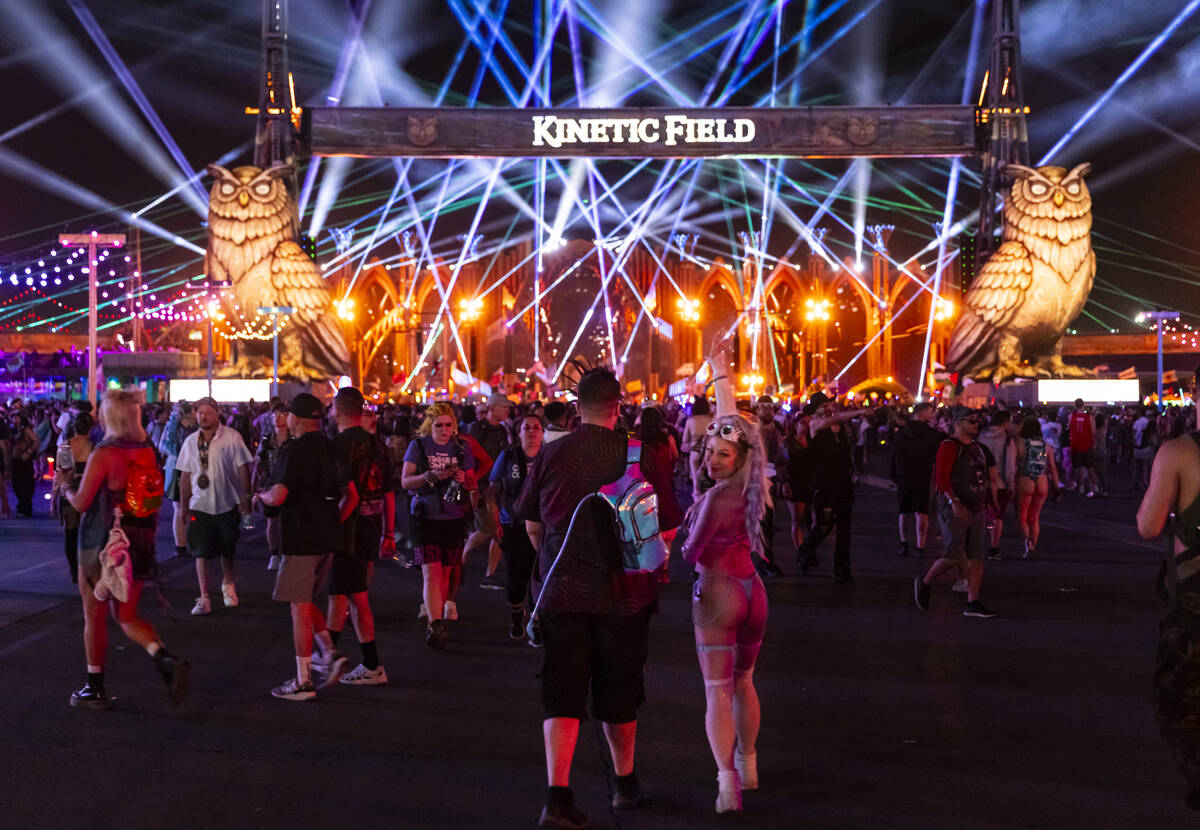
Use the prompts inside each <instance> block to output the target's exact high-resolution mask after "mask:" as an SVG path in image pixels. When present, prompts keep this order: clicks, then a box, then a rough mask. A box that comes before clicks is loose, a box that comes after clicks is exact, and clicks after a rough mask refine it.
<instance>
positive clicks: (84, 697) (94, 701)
mask: <svg viewBox="0 0 1200 830" xmlns="http://www.w3.org/2000/svg"><path fill="white" fill-rule="evenodd" d="M71 705H72V706H74V707H75V708H77V709H107V708H108V695H107V694H105V693H104V687H103V686H93V685H92V684H91V683H84V684H83V688H82V689H77V690H76V691H74V692H71Z"/></svg>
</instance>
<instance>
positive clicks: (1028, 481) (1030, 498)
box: [1016, 418, 1058, 559]
mask: <svg viewBox="0 0 1200 830" xmlns="http://www.w3.org/2000/svg"><path fill="white" fill-rule="evenodd" d="M1016 487H1017V524H1018V525H1019V526H1020V528H1021V536H1022V537H1023V538H1024V540H1025V552H1024V554H1023V555H1022V557H1021V558H1022V559H1029V558H1030V557H1031V556H1033V554H1034V552H1035V551H1036V550H1037V545H1038V537H1039V536H1040V535H1041V531H1042V527H1041V515H1042V507H1043V506H1044V505H1045V504H1046V499H1047V497H1048V496H1049V495H1050V493H1051V492H1058V465H1057V464H1055V463H1054V455H1053V454H1052V453H1051V452H1050V451H1049V449H1048V448H1047V447H1046V441H1045V439H1043V438H1042V429H1041V425H1040V424H1038V421H1037V419H1036V418H1026V419H1025V420H1024V421H1022V422H1021V432H1020V440H1019V441H1018V443H1017V475H1016Z"/></svg>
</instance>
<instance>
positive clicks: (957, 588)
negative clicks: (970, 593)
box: [950, 579, 967, 594]
mask: <svg viewBox="0 0 1200 830" xmlns="http://www.w3.org/2000/svg"><path fill="white" fill-rule="evenodd" d="M950 590H951V591H954V592H955V593H956V594H965V593H966V592H967V580H965V579H960V580H958V582H955V583H954V585H953V586H951V588H950Z"/></svg>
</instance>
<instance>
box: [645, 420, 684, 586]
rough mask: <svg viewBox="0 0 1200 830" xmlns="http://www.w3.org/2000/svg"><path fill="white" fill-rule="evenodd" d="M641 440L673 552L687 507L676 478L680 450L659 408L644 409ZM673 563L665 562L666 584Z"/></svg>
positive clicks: (663, 532)
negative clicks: (684, 510)
mask: <svg viewBox="0 0 1200 830" xmlns="http://www.w3.org/2000/svg"><path fill="white" fill-rule="evenodd" d="M638 440H639V441H641V442H642V458H641V462H640V464H641V468H642V476H643V477H644V478H645V479H646V481H648V482H650V486H651V487H653V488H654V494H655V495H656V496H657V497H658V531H659V533H660V534H661V535H662V539H663V542H665V543H666V545H667V550H668V551H669V550H670V547H671V543H672V542H673V541H675V534H676V532H677V531H678V529H679V525H681V524H682V523H683V508H682V507H681V506H680V505H679V498H678V497H677V496H676V495H675V479H674V475H673V473H674V470H675V460H676V459H677V458H678V457H679V450H678V448H677V445H676V444H675V438H674V436H672V435H671V433H669V432H668V431H667V430H666V428H665V426H664V425H663V415H662V410H660V409H659V408H658V407H656V406H650V407H646V408H645V409H643V410H642V415H641V422H640V424H639V425H638ZM669 563H670V556H669V554H668V561H667V562H664V563H663V568H662V575H661V579H662V582H663V583H664V584H665V583H668V582H670V581H671V578H670V576H669V575H668V573H667V568H668V565H669Z"/></svg>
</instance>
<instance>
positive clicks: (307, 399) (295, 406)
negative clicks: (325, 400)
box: [288, 392, 324, 419]
mask: <svg viewBox="0 0 1200 830" xmlns="http://www.w3.org/2000/svg"><path fill="white" fill-rule="evenodd" d="M323 409H324V407H323V406H321V401H320V400H319V399H318V398H317V396H316V395H310V394H309V393H307V392H301V393H299V394H298V395H296V397H294V398H292V402H291V403H290V404H288V412H290V413H292V414H293V415H295V416H296V417H297V418H312V419H316V418H320V417H321V410H323Z"/></svg>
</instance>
